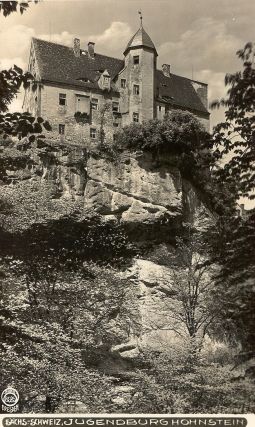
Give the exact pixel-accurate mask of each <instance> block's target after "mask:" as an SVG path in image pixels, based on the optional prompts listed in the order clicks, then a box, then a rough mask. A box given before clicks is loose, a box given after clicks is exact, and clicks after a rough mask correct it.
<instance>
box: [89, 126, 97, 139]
mask: <svg viewBox="0 0 255 427" xmlns="http://www.w3.org/2000/svg"><path fill="white" fill-rule="evenodd" d="M96 132H97V130H96V129H95V128H90V138H91V139H96Z"/></svg>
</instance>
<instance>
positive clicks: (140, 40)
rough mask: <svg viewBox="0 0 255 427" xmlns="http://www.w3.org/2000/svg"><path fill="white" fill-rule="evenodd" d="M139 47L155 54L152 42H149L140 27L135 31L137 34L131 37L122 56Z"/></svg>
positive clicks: (148, 38) (147, 36)
mask: <svg viewBox="0 0 255 427" xmlns="http://www.w3.org/2000/svg"><path fill="white" fill-rule="evenodd" d="M140 46H143V47H147V48H149V49H153V50H155V52H156V53H157V51H156V48H155V46H154V43H153V41H152V40H151V38H150V36H149V35H148V34H147V33H146V31H145V29H144V28H143V27H142V26H141V27H140V28H139V29H138V30H137V32H136V33H135V34H134V35H133V37H132V38H131V40H130V41H129V42H128V44H127V47H126V49H125V51H124V55H125V53H126V52H127V51H128V49H132V48H135V47H140Z"/></svg>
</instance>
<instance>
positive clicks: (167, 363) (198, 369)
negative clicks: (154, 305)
mask: <svg viewBox="0 0 255 427" xmlns="http://www.w3.org/2000/svg"><path fill="white" fill-rule="evenodd" d="M184 349H185V347H184V346H183V347H182V350H181V349H180V348H178V347H177V348H176V349H175V352H174V348H172V352H171V355H169V354H168V353H166V352H163V353H161V354H157V353H154V352H150V351H147V352H145V353H144V357H145V359H146V360H147V364H149V366H150V368H149V369H146V371H143V370H140V371H139V373H138V378H139V379H138V381H137V385H136V388H135V391H134V398H133V399H132V400H131V402H129V412H135V413H137V412H138V413H141V412H142V413H170V414H176V413H177V414H178V413H210V414H217V413H234V414H235V413H246V412H252V411H254V408H255V401H254V398H253V397H252V396H254V384H253V382H251V381H250V380H248V379H246V380H240V381H237V382H233V381H232V373H231V365H223V366H221V365H219V364H218V363H208V361H207V360H203V359H201V360H200V361H198V363H197V364H196V365H193V367H192V369H190V364H189V362H188V360H189V357H188V352H187V354H185V350H184Z"/></svg>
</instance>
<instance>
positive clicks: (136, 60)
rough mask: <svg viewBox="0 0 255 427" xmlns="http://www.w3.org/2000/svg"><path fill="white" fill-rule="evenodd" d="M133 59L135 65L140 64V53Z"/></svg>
mask: <svg viewBox="0 0 255 427" xmlns="http://www.w3.org/2000/svg"><path fill="white" fill-rule="evenodd" d="M133 61H134V64H135V65H137V64H139V55H135V56H134V57H133Z"/></svg>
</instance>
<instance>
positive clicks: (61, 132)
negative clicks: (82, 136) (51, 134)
mask: <svg viewBox="0 0 255 427" xmlns="http://www.w3.org/2000/svg"><path fill="white" fill-rule="evenodd" d="M58 133H59V134H60V135H64V134H65V125H63V124H60V125H58Z"/></svg>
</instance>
